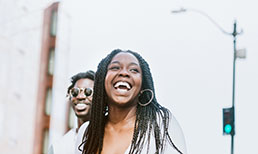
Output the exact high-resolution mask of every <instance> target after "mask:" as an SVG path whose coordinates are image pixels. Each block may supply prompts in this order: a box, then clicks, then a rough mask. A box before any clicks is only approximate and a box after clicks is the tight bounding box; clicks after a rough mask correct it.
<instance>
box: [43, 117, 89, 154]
mask: <svg viewBox="0 0 258 154" xmlns="http://www.w3.org/2000/svg"><path fill="white" fill-rule="evenodd" d="M88 123H89V122H85V123H84V124H83V125H82V126H81V127H80V128H79V130H80V129H83V130H84V129H85V128H86V127H87V126H88ZM77 136H78V134H77V133H76V128H73V129H71V130H70V131H68V132H67V133H66V134H65V135H64V136H63V137H62V138H60V139H59V140H58V141H57V142H55V143H54V144H53V145H51V147H50V149H49V151H48V154H74V153H77V152H79V151H78V148H77V144H76V141H77ZM76 151H77V152H76Z"/></svg>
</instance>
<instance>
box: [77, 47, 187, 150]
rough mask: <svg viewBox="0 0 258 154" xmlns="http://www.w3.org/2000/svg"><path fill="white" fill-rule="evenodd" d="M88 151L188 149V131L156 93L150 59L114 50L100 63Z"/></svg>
mask: <svg viewBox="0 0 258 154" xmlns="http://www.w3.org/2000/svg"><path fill="white" fill-rule="evenodd" d="M82 147H83V150H82V153H83V154H145V153H149V154H154V153H155V154H162V153H166V154H182V153H183V154H186V147H185V142H184V136H183V133H182V130H181V128H180V126H179V124H178V123H177V121H176V120H175V118H174V116H173V115H172V114H171V113H170V111H169V110H168V109H166V108H165V107H163V106H161V105H160V104H159V103H158V101H157V100H156V97H155V90H154V85H153V80H152V75H151V72H150V69H149V66H148V64H147V62H146V61H145V60H144V59H143V58H142V57H141V56H140V55H139V54H138V53H136V52H133V51H130V50H127V51H123V50H120V49H117V50H114V51H112V52H111V53H110V54H109V55H107V57H106V58H104V59H102V61H101V62H100V63H99V65H98V70H97V72H96V76H95V84H94V94H93V102H92V112H91V119H90V124H89V126H88V128H87V129H86V130H85V133H84V136H83V143H82Z"/></svg>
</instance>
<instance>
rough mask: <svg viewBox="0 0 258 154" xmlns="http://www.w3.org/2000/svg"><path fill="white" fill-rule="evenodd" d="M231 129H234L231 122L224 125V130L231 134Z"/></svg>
mask: <svg viewBox="0 0 258 154" xmlns="http://www.w3.org/2000/svg"><path fill="white" fill-rule="evenodd" d="M231 130H232V126H231V125H230V124H226V125H225V127H224V131H225V132H226V133H227V134H229V133H231Z"/></svg>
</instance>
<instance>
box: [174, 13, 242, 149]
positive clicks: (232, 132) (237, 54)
mask: <svg viewBox="0 0 258 154" xmlns="http://www.w3.org/2000/svg"><path fill="white" fill-rule="evenodd" d="M189 11H190V12H196V13H198V14H201V15H202V16H205V17H206V18H207V19H209V20H210V21H211V22H212V23H213V24H214V25H215V26H216V27H217V28H218V29H219V30H220V31H221V32H222V33H224V34H226V35H231V36H232V37H233V50H234V55H233V56H234V57H233V87H232V107H231V108H227V109H228V110H229V111H230V114H231V118H232V127H231V128H232V129H230V132H228V133H226V134H230V135H231V154H234V135H235V74H236V72H235V70H236V59H237V58H245V55H246V54H245V53H246V50H245V49H242V50H237V49H236V39H237V36H238V35H240V34H242V33H243V30H241V31H240V32H237V22H236V20H235V21H234V24H233V32H232V33H229V32H226V31H225V30H224V29H223V28H222V27H221V26H220V25H219V24H217V23H216V22H215V21H214V20H213V19H212V18H211V17H210V16H209V15H208V14H206V13H205V12H203V11H200V10H197V9H186V8H180V9H179V10H173V11H171V13H183V12H189ZM227 109H223V114H224V111H225V110H227ZM223 122H224V121H223ZM223 130H224V128H223Z"/></svg>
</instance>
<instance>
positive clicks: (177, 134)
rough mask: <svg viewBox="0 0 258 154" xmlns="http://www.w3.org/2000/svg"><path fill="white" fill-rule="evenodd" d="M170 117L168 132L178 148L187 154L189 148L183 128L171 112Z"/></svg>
mask: <svg viewBox="0 0 258 154" xmlns="http://www.w3.org/2000/svg"><path fill="white" fill-rule="evenodd" d="M169 119H170V120H169V125H168V134H169V136H170V139H171V141H172V142H173V144H174V145H175V146H176V148H178V149H179V150H180V151H181V152H182V153H183V154H186V153H187V150H186V143H185V136H184V133H183V130H182V128H181V126H180V124H179V122H178V121H177V119H176V117H175V116H174V115H173V114H172V113H170V115H169ZM168 144H170V142H168ZM169 147H170V146H169Z"/></svg>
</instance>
